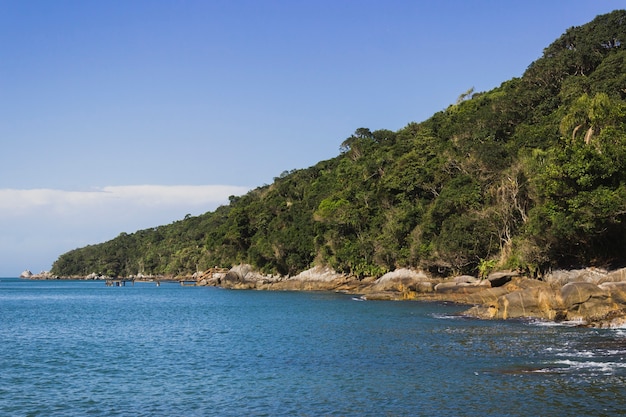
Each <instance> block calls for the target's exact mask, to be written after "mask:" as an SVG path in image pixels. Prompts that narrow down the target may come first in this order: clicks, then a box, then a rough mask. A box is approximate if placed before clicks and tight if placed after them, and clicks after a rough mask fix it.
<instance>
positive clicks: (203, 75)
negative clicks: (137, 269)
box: [0, 0, 626, 276]
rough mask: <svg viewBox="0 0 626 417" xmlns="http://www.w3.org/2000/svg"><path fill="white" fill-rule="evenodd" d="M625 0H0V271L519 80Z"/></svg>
mask: <svg viewBox="0 0 626 417" xmlns="http://www.w3.org/2000/svg"><path fill="white" fill-rule="evenodd" d="M619 8H626V0H567V1H566V0H526V1H503V0H476V1H471V0H447V1H446V0H442V1H435V0H432V1H418V0H414V1H408V0H407V1H399V0H379V1H371V0H254V1H252V0H250V1H243V0H220V1H212V0H186V1H185V0H179V1H175V0H169V1H164V0H132V1H128V0H119V1H118V0H100V1H96V0H94V1H84V0H76V1H68V0H54V1H49V0H29V1H23V0H0V140H1V145H2V146H1V148H0V149H1V150H0V155H1V157H0V276H16V275H19V273H20V272H21V271H22V270H24V269H26V268H28V269H31V270H32V271H33V272H39V271H41V270H48V269H50V267H51V265H52V263H53V262H54V260H55V259H56V258H57V257H58V255H60V254H61V253H64V252H66V251H67V250H70V249H73V248H76V247H81V246H84V245H87V244H92V243H99V242H102V241H105V240H108V239H111V238H113V237H115V236H117V235H118V234H119V233H120V232H128V233H131V232H134V231H136V230H139V229H143V228H147V227H152V226H158V225H161V224H168V223H171V222H172V221H175V220H179V219H181V218H182V217H184V216H185V215H186V214H192V215H197V214H201V213H203V212H206V211H211V210H213V209H215V208H216V207H217V206H218V205H219V204H224V203H226V202H227V201H228V196H229V195H233V194H243V193H245V192H246V191H247V190H249V189H251V188H254V187H257V186H260V185H263V184H270V183H271V182H272V181H273V178H274V177H277V176H279V175H280V174H281V173H282V172H283V171H285V170H291V169H295V168H306V167H308V166H311V165H314V164H315V163H317V162H318V161H321V160H325V159H329V158H332V157H334V156H336V155H337V154H338V152H339V151H338V150H339V145H340V144H341V142H343V140H344V139H345V138H347V137H348V136H350V134H352V133H353V132H354V130H355V129H356V128H359V127H368V128H370V129H371V130H375V129H391V130H398V129H400V128H402V127H403V126H405V125H406V124H407V123H409V122H412V121H416V122H419V121H422V120H424V119H426V118H428V117H429V116H431V115H432V114H433V113H435V112H437V111H439V110H442V109H445V108H446V107H447V106H448V105H449V104H451V103H453V102H454V101H455V100H456V98H457V97H458V96H459V95H460V94H461V93H463V92H465V91H467V90H468V89H469V88H471V87H474V88H475V89H476V91H486V90H489V89H491V88H494V87H497V86H498V85H500V84H501V83H502V82H504V81H506V80H508V79H510V78H512V77H518V76H521V75H522V73H523V72H524V70H525V69H526V68H527V66H528V65H529V64H530V63H531V62H532V61H534V60H535V59H537V58H539V57H540V56H541V54H542V51H543V48H545V47H547V46H548V45H549V44H550V43H551V42H552V41H554V40H555V39H556V38H557V37H559V36H560V35H561V34H562V33H563V32H564V31H565V30H566V29H567V28H569V27H571V26H578V25H581V24H584V23H587V22H588V21H590V20H592V19H593V18H594V17H595V16H596V15H598V14H603V13H607V12H610V11H612V10H614V9H619Z"/></svg>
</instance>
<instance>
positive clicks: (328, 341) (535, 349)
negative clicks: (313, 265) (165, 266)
mask: <svg viewBox="0 0 626 417" xmlns="http://www.w3.org/2000/svg"><path fill="white" fill-rule="evenodd" d="M461 310H462V308H461V307H459V306H454V305H446V304H441V303H424V302H386V301H361V300H360V299H359V298H357V297H354V296H351V295H346V294H336V293H317V292H262V291H234V290H223V289H219V288H209V287H181V286H180V285H178V284H173V283H167V284H166V283H162V284H161V286H160V287H157V286H156V285H155V284H154V283H136V284H135V285H134V286H131V285H130V284H128V285H127V286H125V287H106V286H105V284H104V282H102V281H27V280H19V279H9V278H0V415H1V416H481V417H484V416H615V415H620V414H624V413H626V360H625V359H626V330H622V329H615V330H597V329H584V328H578V327H575V326H556V325H550V324H549V323H542V322H533V321H479V320H474V319H469V318H464V317H462V316H459V315H458V313H459V312H460V311H461Z"/></svg>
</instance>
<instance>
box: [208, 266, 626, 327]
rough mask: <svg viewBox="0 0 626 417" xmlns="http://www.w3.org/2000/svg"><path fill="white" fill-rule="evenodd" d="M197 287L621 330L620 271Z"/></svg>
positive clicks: (320, 273) (307, 276)
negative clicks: (433, 304)
mask: <svg viewBox="0 0 626 417" xmlns="http://www.w3.org/2000/svg"><path fill="white" fill-rule="evenodd" d="M196 280H197V283H198V285H212V286H220V287H224V288H233V289H257V290H299V291H340V292H346V293H350V294H358V295H360V296H361V297H362V298H363V299H369V300H427V301H449V302H455V303H460V304H467V305H470V306H472V307H471V308H469V309H468V310H467V311H466V312H465V314H466V315H468V316H472V317H477V318H482V319H511V318H535V319H545V320H553V321H568V322H575V323H579V324H580V325H585V326H593V327H618V326H622V325H625V324H626V269H621V270H617V271H612V272H609V271H604V270H600V269H593V268H588V269H582V270H574V271H555V272H552V273H550V274H548V275H546V276H545V277H543V279H542V280H537V279H530V278H527V277H524V276H522V275H520V274H519V273H517V272H515V271H500V272H495V273H492V274H490V275H489V276H488V277H487V278H484V279H478V278H476V277H473V276H467V275H463V276H457V277H452V278H447V279H442V278H433V277H430V276H429V275H427V274H426V273H424V272H422V271H414V270H410V269H399V270H396V271H393V272H389V273H387V274H385V275H383V276H382V277H380V278H378V279H373V278H369V279H367V278H366V279H357V278H355V277H352V276H348V275H345V274H339V273H336V272H335V271H333V270H332V269H330V268H324V267H315V268H313V269H310V270H307V271H304V272H302V273H301V274H299V275H296V276H293V277H283V276H274V275H263V274H261V273H259V272H258V271H255V270H254V269H253V268H252V267H251V266H249V265H239V266H236V267H234V268H232V269H230V270H228V271H224V270H221V271H219V272H216V271H207V272H206V273H199V274H196Z"/></svg>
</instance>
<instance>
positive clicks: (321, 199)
mask: <svg viewBox="0 0 626 417" xmlns="http://www.w3.org/2000/svg"><path fill="white" fill-rule="evenodd" d="M625 48H626V11H621V10H620V11H615V12H613V13H610V14H607V15H603V16H599V17H597V18H596V19H595V20H593V21H592V22H591V23H589V24H587V25H584V26H581V27H572V28H570V29H568V30H567V31H566V32H565V34H563V35H562V36H561V37H560V38H559V39H557V40H556V41H555V42H554V43H553V44H551V45H550V46H548V47H547V48H546V49H545V51H544V54H543V56H542V57H541V58H540V59H538V60H537V61H535V62H533V63H532V64H531V65H530V66H529V67H528V69H527V71H526V72H525V73H524V75H523V76H522V77H521V78H516V79H512V80H510V81H507V82H504V83H503V84H502V85H501V86H500V87H498V88H495V89H493V90H491V91H488V92H483V93H476V92H474V91H473V89H471V90H469V91H468V92H466V93H464V94H462V97H460V99H459V100H458V101H457V102H456V103H455V104H454V105H451V106H450V107H449V108H447V109H446V110H445V111H441V112H438V113H436V114H434V115H433V116H432V117H431V118H430V119H428V120H426V121H424V122H422V123H409V124H408V125H407V126H406V127H404V128H403V129H400V130H399V131H397V132H392V131H389V130H377V131H373V132H372V131H370V130H369V129H367V128H358V129H356V131H355V133H354V134H353V135H352V136H351V137H349V138H347V139H345V140H344V141H343V142H342V143H341V146H340V154H339V155H338V156H337V157H335V158H333V159H330V160H327V161H322V162H319V163H318V164H316V165H314V166H312V167H310V168H306V169H300V170H294V171H291V172H285V173H283V174H281V175H280V176H279V177H277V178H275V179H274V182H273V183H272V184H271V185H265V186H262V187H259V188H257V189H255V190H253V191H251V192H250V193H248V194H246V195H244V196H242V197H231V199H230V203H229V204H228V205H225V206H222V207H219V208H218V209H217V210H215V211H213V212H209V213H206V214H203V215H200V216H196V217H187V218H185V219H184V220H180V221H176V222H174V223H172V224H170V225H167V226H160V227H156V228H153V229H147V230H141V231H138V232H135V233H132V234H126V233H122V234H120V235H119V236H118V237H117V238H115V239H113V240H111V241H109V242H105V243H102V244H99V245H92V246H87V247H85V248H80V249H76V250H73V251H70V252H68V253H66V254H63V255H61V256H60V257H59V259H58V260H57V261H56V262H55V264H54V266H53V273H55V274H58V275H62V276H71V275H87V274H89V273H91V272H98V273H103V274H108V275H131V274H137V273H143V274H170V275H179V274H189V273H193V272H194V271H196V270H205V269H208V268H210V267H214V266H220V267H230V266H232V265H234V264H237V263H242V262H244V263H249V264H252V265H253V266H255V267H257V268H258V269H259V270H261V271H264V272H267V273H277V274H283V275H287V274H296V273H298V272H300V271H302V270H305V269H307V268H309V267H311V266H312V265H315V264H321V265H328V266H331V267H333V268H335V269H336V270H337V271H340V272H347V273H351V274H354V275H356V276H378V275H380V274H382V273H384V272H386V271H389V270H393V269H395V268H398V267H415V268H424V269H429V270H431V271H433V272H439V273H445V274H447V273H451V272H473V273H476V272H477V271H479V270H480V269H481V267H482V266H484V265H485V262H490V263H492V264H499V265H500V266H502V267H511V268H523V269H527V270H529V271H533V272H534V271H541V270H542V269H544V268H547V267H551V266H565V267H566V266H574V265H582V264H586V265H591V264H595V265H603V266H607V265H615V264H624V263H625V261H626V253H624V251H623V249H624V248H626V223H625V221H626V49H625Z"/></svg>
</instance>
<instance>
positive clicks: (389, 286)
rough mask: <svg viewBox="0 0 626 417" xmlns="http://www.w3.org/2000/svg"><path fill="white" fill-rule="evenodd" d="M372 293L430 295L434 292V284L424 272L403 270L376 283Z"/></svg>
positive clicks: (398, 270) (388, 274) (394, 272)
mask: <svg viewBox="0 0 626 417" xmlns="http://www.w3.org/2000/svg"><path fill="white" fill-rule="evenodd" d="M372 291H374V292H376V291H398V292H401V293H403V292H416V293H428V292H432V291H433V284H432V282H431V281H430V278H429V277H428V276H427V275H426V274H425V273H424V272H422V271H414V270H411V269H405V268H402V269H397V270H395V271H392V272H388V273H386V274H385V275H383V276H382V277H380V278H378V279H377V280H376V281H374V283H373V285H372Z"/></svg>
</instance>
